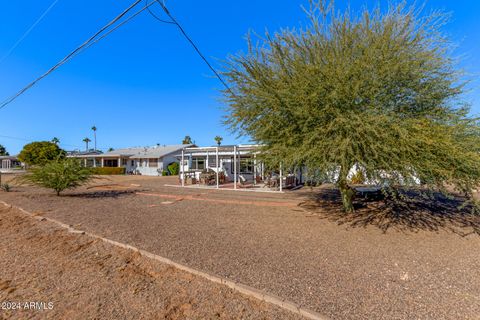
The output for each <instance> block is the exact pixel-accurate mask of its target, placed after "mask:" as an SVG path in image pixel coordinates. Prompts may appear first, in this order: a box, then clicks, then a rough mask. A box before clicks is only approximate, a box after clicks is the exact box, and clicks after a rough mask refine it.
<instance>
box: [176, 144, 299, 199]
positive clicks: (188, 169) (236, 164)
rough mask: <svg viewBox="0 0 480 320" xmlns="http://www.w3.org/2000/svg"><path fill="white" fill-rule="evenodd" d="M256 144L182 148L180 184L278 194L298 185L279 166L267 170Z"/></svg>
mask: <svg viewBox="0 0 480 320" xmlns="http://www.w3.org/2000/svg"><path fill="white" fill-rule="evenodd" d="M259 155H260V146H259V145H229V146H217V147H189V148H184V149H182V152H181V154H180V155H178V156H177V157H178V158H179V160H180V175H179V182H180V185H181V186H182V187H195V188H215V189H227V190H242V191H279V192H282V191H283V189H284V188H286V187H293V186H295V185H296V184H297V182H298V181H297V179H296V177H295V175H294V174H284V172H283V168H282V165H280V166H279V167H278V168H277V169H276V170H268V169H267V168H266V166H265V164H264V163H263V161H262V160H261V157H260V156H259Z"/></svg>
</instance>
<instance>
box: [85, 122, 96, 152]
mask: <svg viewBox="0 0 480 320" xmlns="http://www.w3.org/2000/svg"><path fill="white" fill-rule="evenodd" d="M92 131H93V143H94V150H95V151H97V127H95V126H93V127H92ZM87 149H88V148H87Z"/></svg>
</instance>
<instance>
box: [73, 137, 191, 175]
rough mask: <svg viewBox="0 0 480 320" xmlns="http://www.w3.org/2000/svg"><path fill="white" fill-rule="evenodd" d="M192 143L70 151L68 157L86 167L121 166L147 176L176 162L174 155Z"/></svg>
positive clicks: (157, 172) (127, 170) (157, 173)
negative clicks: (91, 151)
mask: <svg viewBox="0 0 480 320" xmlns="http://www.w3.org/2000/svg"><path fill="white" fill-rule="evenodd" d="M192 146H194V145H192V144H187V145H169V146H166V145H164V146H160V145H158V146H154V147H135V148H125V149H117V150H114V151H110V152H106V153H100V154H92V153H88V154H82V153H76V154H75V153H72V154H69V155H68V157H72V158H77V159H81V160H83V161H84V162H85V166H88V167H123V168H125V171H126V173H133V174H142V175H149V176H158V175H162V171H163V170H166V169H167V166H168V165H169V164H171V163H172V162H178V160H177V158H176V157H175V155H176V154H177V153H178V152H179V151H180V150H182V149H183V148H187V147H192Z"/></svg>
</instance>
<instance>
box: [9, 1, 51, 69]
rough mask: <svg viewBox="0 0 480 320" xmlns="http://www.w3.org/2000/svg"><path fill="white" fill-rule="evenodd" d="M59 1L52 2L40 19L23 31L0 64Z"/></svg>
mask: <svg viewBox="0 0 480 320" xmlns="http://www.w3.org/2000/svg"><path fill="white" fill-rule="evenodd" d="M58 1H59V0H55V1H53V2H52V4H51V5H50V6H49V7H48V8H47V10H45V11H44V12H43V13H42V14H41V15H40V17H39V18H38V19H37V20H36V21H35V22H34V23H33V24H32V25H31V26H30V28H28V29H27V31H25V33H24V34H23V35H22V36H21V37H20V39H18V40H17V42H15V44H14V45H13V46H12V47H11V48H10V50H8V52H7V53H6V54H5V55H4V56H3V57H2V58H1V59H0V64H1V63H2V62H3V61H5V59H7V58H8V57H9V56H10V54H12V52H13V51H14V50H15V49H16V48H17V47H18V45H19V44H20V43H22V41H23V40H25V38H26V37H28V35H29V34H30V32H32V31H33V29H35V27H36V26H37V25H38V24H39V23H40V22H41V21H42V20H43V18H45V16H46V15H47V14H48V13H49V12H50V10H52V9H53V7H55V5H56V4H57V2H58Z"/></svg>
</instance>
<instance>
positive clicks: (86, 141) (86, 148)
mask: <svg viewBox="0 0 480 320" xmlns="http://www.w3.org/2000/svg"><path fill="white" fill-rule="evenodd" d="M82 141H83V142H85V150H86V151H88V143H89V142H92V140H90V139H89V138H85V139H83V140H82Z"/></svg>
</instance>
